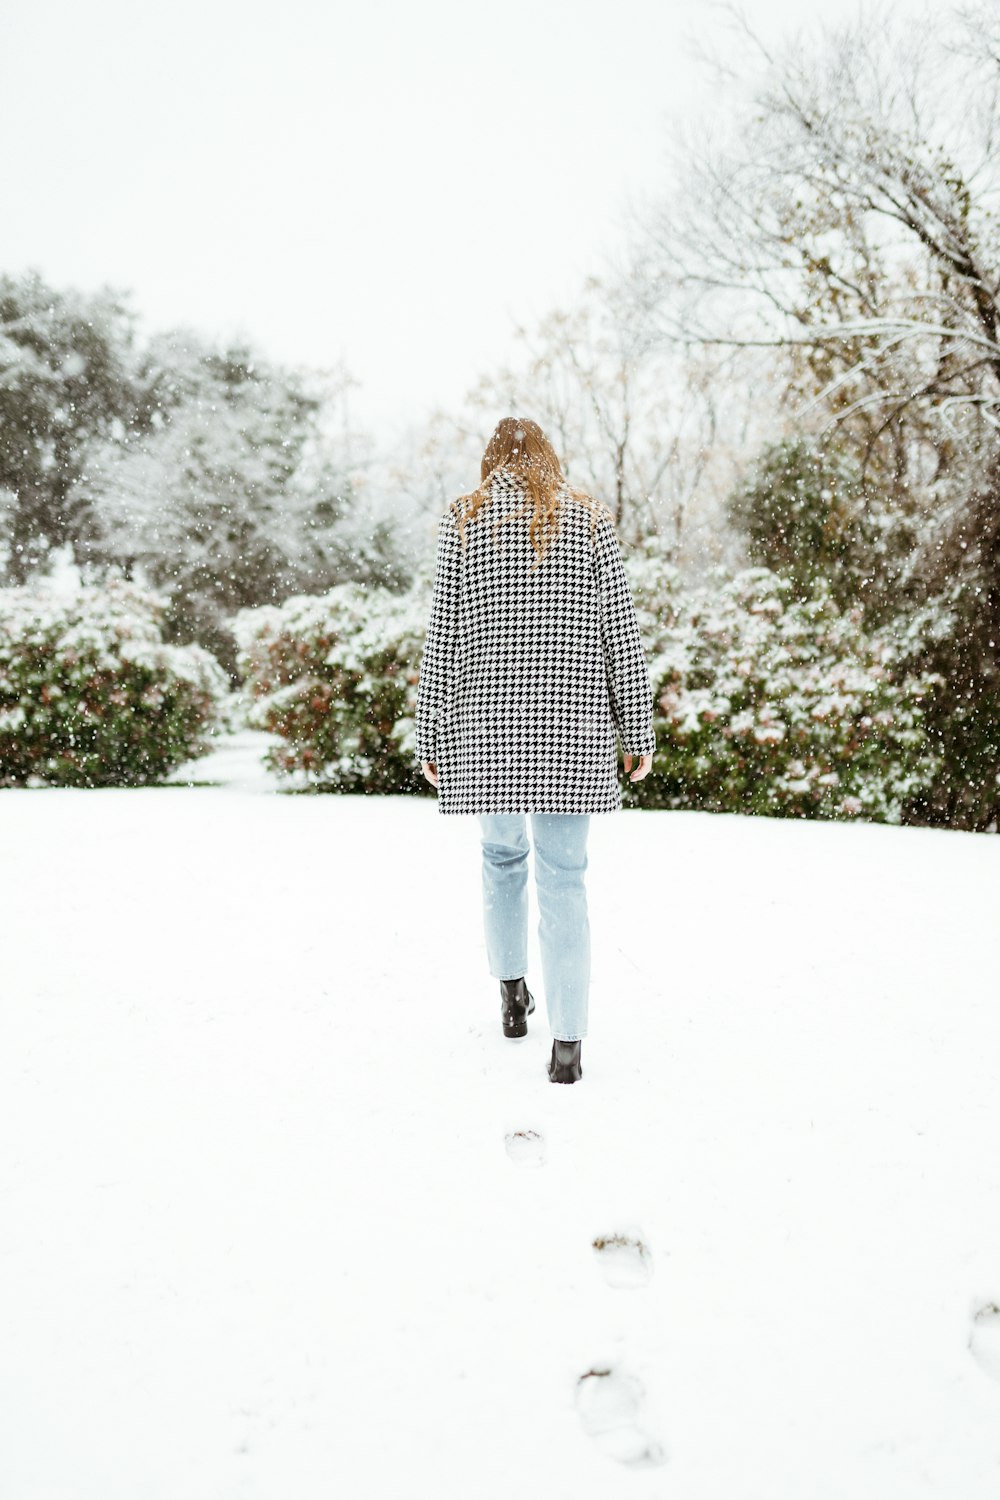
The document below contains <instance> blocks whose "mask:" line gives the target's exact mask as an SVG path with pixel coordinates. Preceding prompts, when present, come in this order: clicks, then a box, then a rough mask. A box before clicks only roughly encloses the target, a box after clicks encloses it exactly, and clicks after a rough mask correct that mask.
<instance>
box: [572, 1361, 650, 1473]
mask: <svg viewBox="0 0 1000 1500" xmlns="http://www.w3.org/2000/svg"><path fill="white" fill-rule="evenodd" d="M644 1395H645V1392H644V1391H643V1388H642V1385H641V1383H640V1382H639V1381H638V1380H637V1379H636V1377H635V1376H634V1375H630V1374H628V1373H627V1372H626V1371H624V1370H614V1369H607V1370H603V1369H602V1370H588V1371H587V1373H586V1374H585V1375H581V1376H580V1379H579V1380H578V1381H577V1384H576V1409H577V1412H578V1414H579V1417H580V1421H581V1423H582V1425H583V1430H584V1432H585V1433H586V1434H587V1436H588V1437H590V1438H592V1439H593V1440H594V1442H595V1443H596V1444H597V1446H598V1448H600V1449H601V1451H602V1452H603V1453H606V1454H607V1455H608V1457H609V1458H614V1459H616V1460H617V1461H618V1463H620V1464H628V1466H629V1467H630V1468H632V1469H653V1468H658V1467H659V1466H660V1465H661V1464H665V1463H666V1461H667V1455H666V1452H665V1451H664V1448H663V1445H662V1444H661V1443H659V1442H657V1441H656V1439H655V1438H652V1437H650V1435H649V1433H648V1432H646V1431H644V1429H643V1428H642V1427H641V1426H640V1420H639V1419H640V1416H641V1414H642V1402H643V1396H644Z"/></svg>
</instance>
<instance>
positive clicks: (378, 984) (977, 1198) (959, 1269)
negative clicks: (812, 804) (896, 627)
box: [0, 757, 1000, 1500]
mask: <svg viewBox="0 0 1000 1500" xmlns="http://www.w3.org/2000/svg"><path fill="white" fill-rule="evenodd" d="M238 759H239V757H237V760H238ZM233 764H234V765H235V764H236V763H235V762H234V763H233ZM240 767H242V769H240ZM245 769H246V767H245V765H244V764H243V762H240V765H239V766H237V768H236V771H235V772H234V773H233V776H232V777H231V778H230V780H231V781H233V780H235V781H236V782H239V779H240V777H241V776H243V775H244V771H245ZM260 784H261V783H260V782H259V781H258V782H256V783H255V782H254V779H253V777H252V776H249V777H247V778H246V779H245V780H244V781H243V784H242V785H239V784H230V785H228V786H224V787H219V788H192V789H186V788H183V787H171V788H164V789H161V790H148V791H147V790H143V791H133V792H104V791H97V792H72V791H25V792H12V791H7V792H5V793H4V794H3V797H2V800H0V811H2V828H3V834H2V839H0V887H2V901H3V906H2V910H3V913H4V921H5V928H6V931H5V938H4V945H3V948H4V962H3V995H2V1008H0V1201H2V1204H3V1214H2V1218H0V1411H2V1414H3V1415H2V1421H0V1428H2V1438H0V1492H2V1494H3V1495H4V1497H5V1500H56V1497H58V1500H64V1497H65V1500H292V1497H294V1500H320V1497H322V1500H326V1497H328V1496H330V1495H343V1496H345V1497H350V1500H367V1497H383V1496H385V1497H387V1500H388V1497H392V1500H396V1497H398V1496H401V1495H407V1494H411V1493H414V1492H419V1493H427V1494H432V1495H439V1496H442V1497H447V1500H451V1497H460V1496H461V1497H465V1496H473V1497H476V1500H492V1497H498V1500H499V1497H501V1496H503V1497H505V1500H506V1497H509V1496H510V1495H512V1494H518V1495H521V1496H526V1497H536V1496H537V1497H539V1500H542V1497H545V1500H561V1497H566V1500H569V1497H570V1496H573V1497H583V1500H588V1497H597V1496H600V1497H602V1500H606V1497H609V1496H610V1497H619V1496H636V1497H639V1500H654V1497H657V1500H658V1497H663V1500H667V1497H670V1500H758V1497H759V1500H844V1497H845V1496H850V1497H851V1500H869V1497H870V1500H897V1497H905V1500H909V1497H914V1500H916V1497H918V1496H919V1497H927V1496H933V1497H940V1500H956V1497H960V1500H986V1497H990V1500H995V1497H996V1495H997V1493H998V1491H1000V1312H998V1311H997V1309H998V1308H1000V1150H998V1143H1000V999H998V994H997V982H996V957H995V952H996V944H995V932H996V917H997V910H998V895H1000V883H998V864H997V861H998V858H1000V842H998V841H996V840H994V839H991V838H988V837H985V836H979V837H976V836H969V835H962V834H950V833H936V832H926V831H917V830H896V829H887V828H873V827H850V826H844V825H836V826H824V825H808V826H807V825H800V824H793V823H780V822H767V821H763V820H742V819H737V818H712V817H707V816H700V815H696V814H678V813H645V814H640V813H624V814H622V815H620V816H617V817H606V818H600V817H595V818H594V819H593V820H592V824H591V828H592V836H591V844H590V870H589V875H588V888H589V892H590V905H591V919H592V926H593V954H594V972H593V986H592V993H591V1034H590V1036H589V1037H588V1039H587V1041H586V1042H585V1044H584V1051H583V1061H584V1079H583V1082H582V1083H581V1084H580V1085H578V1086H576V1087H573V1088H558V1087H555V1086H553V1085H551V1084H550V1083H549V1082H548V1080H547V1078H546V1076H545V1062H546V1059H547V1056H548V1038H547V1028H546V1026H545V1020H544V1003H543V995H544V990H543V986H542V982H541V974H540V969H539V965H538V961H537V945H536V941H535V934H534V931H532V940H531V963H530V966H529V980H530V981H531V982H532V984H533V988H534V990H535V993H536V995H537V997H538V1000H539V1009H538V1011H537V1012H536V1014H535V1016H534V1017H533V1018H532V1022H531V1030H530V1034H529V1036H528V1037H527V1038H526V1039H525V1040H523V1041H518V1042H510V1041H505V1040H504V1038H503V1037H502V1035H501V1032H500V1024H499V987H498V986H497V985H496V984H495V982H494V981H493V980H491V979H490V978H489V976H488V974H487V972H486V965H485V957H484V948H483V943H482V933H481V918H480V910H479V904H478V903H479V885H478V857H479V856H478V845H477V831H476V824H475V822H474V820H471V819H467V818H442V817H440V816H439V815H438V813H437V811H436V808H435V806H434V804H433V803H432V802H430V801H419V800H415V799H407V798H372V799H370V800H369V799H364V798H335V797H320V798H309V797H280V796H273V795H266V794H265V795H262V794H261V793H260V792H259V791H255V790H253V789H252V787H253V786H254V785H258V786H259V785H260ZM532 899H534V898H533V896H532ZM534 920H535V917H534V908H533V915H532V922H533V924H534ZM595 1242H596V1244H597V1245H598V1246H599V1248H595Z"/></svg>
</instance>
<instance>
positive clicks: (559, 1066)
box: [549, 1038, 583, 1083]
mask: <svg viewBox="0 0 1000 1500" xmlns="http://www.w3.org/2000/svg"><path fill="white" fill-rule="evenodd" d="M582 1077H583V1068H582V1067H581V1066H580V1043H579V1042H560V1041H558V1040H557V1039H556V1038H553V1040H552V1056H551V1058H550V1059H549V1078H550V1079H551V1081H552V1082H553V1083H579V1081H580V1079H581V1078H582Z"/></svg>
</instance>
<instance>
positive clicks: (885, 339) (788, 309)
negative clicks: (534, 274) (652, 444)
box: [643, 5, 1000, 827]
mask: <svg viewBox="0 0 1000 1500" xmlns="http://www.w3.org/2000/svg"><path fill="white" fill-rule="evenodd" d="M734 14H735V12H734ZM998 40H1000V23H998V21H997V16H996V11H995V7H993V6H990V5H977V6H974V7H971V8H966V9H960V10H954V11H939V12H936V13H935V15H934V17H933V18H932V20H930V21H929V22H928V24H926V25H923V26H921V27H920V28H914V27H913V26H912V24H911V21H910V19H909V18H908V17H904V16H900V15H899V14H898V13H895V12H893V11H892V10H891V9H888V10H885V11H884V12H880V14H879V15H878V16H877V17H875V16H873V15H866V16H865V17H863V18H860V19H859V20H858V21H856V22H854V23H851V24H849V25H847V26H844V27H840V28H836V29H830V28H826V29H825V30H823V31H821V32H820V33H819V40H818V41H801V40H796V41H794V42H792V43H790V44H788V45H786V46H784V47H783V48H782V49H781V50H780V51H776V50H772V49H769V48H768V47H767V46H766V44H765V43H763V42H762V41H761V39H760V38H759V37H758V36H757V35H755V34H754V32H753V31H752V30H751V29H750V28H749V27H748V26H747V24H746V23H745V21H743V20H742V18H739V17H737V22H736V41H737V48H738V51H737V54H736V55H735V56H734V57H733V59H732V61H731V62H727V61H726V60H725V59H722V60H721V61H720V59H718V58H716V59H715V62H714V65H715V66H716V67H717V68H718V69H719V75H720V79H725V81H726V82H727V84H728V85H729V87H730V96H731V97H732V98H733V99H734V100H736V101H737V104H736V108H735V112H734V113H733V115H732V117H731V118H730V119H729V120H728V122H727V123H726V124H725V125H724V126H722V128H721V129H720V128H718V127H717V128H716V129H715V130H714V131H713V132H710V133H709V136H708V139H707V140H699V139H696V138H695V137H694V136H692V135H691V134H687V135H685V134H684V133H683V132H680V133H679V134H678V138H677V140H676V142H675V147H676V152H677V158H678V163H677V168H676V178H677V180H678V181H679V182H681V183H682V184H683V186H682V187H681V188H680V190H678V191H672V192H671V193H670V194H669V196H668V197H667V198H665V200H664V202H663V204H662V208H661V209H660V210H659V211H658V212H657V213H655V214H654V215H653V216H652V218H651V220H650V222H649V225H648V236H647V241H646V244H645V246H644V252H643V255H644V264H645V265H646V267H647V269H648V270H649V277H648V283H649V284H648V288H647V292H646V294H645V305H646V306H648V307H650V308H652V309H653V312H652V314H651V316H652V318H653V320H654V321H655V322H656V325H657V327H658V329H659V335H660V337H661V338H663V339H664V340H666V341H667V342H668V343H669V342H679V343H680V344H681V345H683V346H684V347H688V346H690V345H691V344H695V345H703V346H704V347H707V348H731V349H745V350H758V351H759V350H765V351H769V352H770V359H771V364H772V368H773V371H774V375H775V378H776V379H778V380H780V381H781V382H783V384H784V389H785V402H784V404H785V418H784V423H783V426H782V427H781V428H778V429H777V430H776V433H775V436H800V435H807V436H814V437H817V438H820V439H823V440H825V441H826V442H828V443H829V444H830V445H831V447H832V446H834V445H835V447H836V449H837V451H838V452H839V454H840V455H841V456H842V457H843V458H844V459H845V460H848V461H850V462H851V463H853V464H854V465H856V466H857V470H858V474H859V477H860V479H861V480H862V482H863V483H864V485H865V490H866V495H867V496H868V502H867V505H866V508H867V509H868V511H869V513H870V514H871V515H872V516H873V517H874V519H875V522H876V534H875V535H873V538H872V541H873V544H874V546H875V551H876V554H878V553H879V552H880V551H881V554H882V555H875V556H873V558H872V563H871V569H870V572H869V574H868V576H867V577H865V578H864V579H859V598H862V599H864V600H865V601H866V602H867V601H868V600H869V599H871V600H873V601H875V602H876V603H877V604H878V605H879V606H880V607H882V608H887V607H890V606H891V605H892V604H895V605H896V607H898V608H899V609H900V610H901V612H902V614H901V619H902V620H904V621H905V619H906V618H907V617H908V616H909V614H910V613H911V612H912V611H913V610H914V609H917V608H921V609H925V610H926V609H930V610H933V609H935V608H938V609H940V611H941V613H942V617H944V616H947V617H948V618H949V620H950V621H951V625H950V627H949V629H950V635H949V640H950V645H949V647H948V650H949V653H950V656H949V662H950V670H949V673H948V674H947V675H948V680H949V682H951V683H953V684H954V688H953V696H952V700H951V702H950V703H949V702H948V701H947V694H945V695H941V696H938V697H936V699H935V703H936V705H937V707H936V710H935V711H936V713H937V715H938V725H937V727H938V730H939V731H940V736H941V743H942V745H943V746H944V747H946V754H945V756H944V757H943V759H942V769H941V779H940V782H939V785H938V787H937V788H936V789H935V791H934V793H933V795H931V796H929V798H928V800H927V803H926V809H927V812H928V815H935V816H939V817H941V818H942V819H944V820H946V821H958V822H960V823H961V824H962V826H970V827H981V826H990V825H991V821H995V820H996V818H997V816H998V815H1000V677H998V667H997V654H996V642H997V640H1000V549H998V548H997V544H996V536H995V496H996V474H997V471H998V468H997V466H998V459H1000V233H998V225H997V218H996V209H995V203H996V199H997V194H998V192H1000V156H998V154H997V151H996V148H995V142H996V139H997V133H998V129H1000V69H998V63H997V58H998V56H1000V50H998V46H997V43H998ZM748 56H749V57H753V56H756V58H757V60H758V63H759V71H758V77H757V80H756V82H755V83H752V84H750V86H749V87H748V86H747V59H748ZM802 539H803V540H804V537H803V538H802ZM802 565H803V566H805V565H806V560H805V559H803V560H802ZM901 628H903V627H902V626H901ZM940 648H941V642H938V644H937V645H936V646H935V647H934V648H933V650H932V652H931V655H930V656H929V657H928V659H927V662H926V666H927V669H928V670H934V666H935V662H938V661H939V660H940ZM929 649H930V648H929ZM972 704H975V711H974V712H973V711H971V705H972ZM991 756H992V757H993V758H992V760H991V759H990V757H991ZM973 766H975V768H976V769H975V771H974V772H973V771H972V769H971V768H972V767H973ZM970 775H971V776H972V781H973V782H974V785H975V788H976V790H975V792H974V794H972V795H971V796H969V795H967V791H966V789H965V786H964V783H965V782H967V780H968V778H969V776H970ZM990 787H992V789H993V790H992V793H991V792H990V790H989V789H990Z"/></svg>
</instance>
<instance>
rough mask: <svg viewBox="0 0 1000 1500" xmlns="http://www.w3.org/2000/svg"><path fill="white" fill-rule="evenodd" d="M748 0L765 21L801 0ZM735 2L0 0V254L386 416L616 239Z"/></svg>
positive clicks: (508, 343) (832, 9)
mask: <svg viewBox="0 0 1000 1500" xmlns="http://www.w3.org/2000/svg"><path fill="white" fill-rule="evenodd" d="M904 4H905V0H904ZM744 9H745V10H746V12H747V14H748V15H749V16H750V17H751V19H752V20H753V21H754V22H755V24H757V25H759V27H760V28H761V29H762V31H763V32H764V33H765V35H767V36H768V37H769V38H770V39H772V40H773V39H776V38H778V37H779V36H780V35H781V33H782V32H783V31H784V30H786V29H787V28H788V27H790V26H792V25H794V24H795V23H796V14H797V11H799V6H798V0H748V3H746V5H745V7H744ZM811 13H812V14H813V15H815V14H817V8H816V7H812V8H811ZM827 13H828V14H831V15H836V14H853V13H854V6H853V4H852V5H847V6H841V5H838V4H836V3H834V4H832V5H830V6H829V7H828V10H827ZM717 26H718V20H717V12H716V8H715V7H714V6H713V5H712V4H711V3H709V0H688V3H684V4H681V3H678V0H506V3H505V4H504V5H503V6H492V5H480V4H477V3H476V0H352V3H351V4H346V3H342V0H281V3H280V4H276V3H260V0H198V3H191V0H171V3H170V4H169V5H141V4H137V3H136V0H84V3H81V0H31V3H27V0H22V3H16V0H0V51H2V55H3V59H4V68H3V75H4V76H3V83H2V88H0V131H2V134H0V139H2V140H3V142H4V150H3V153H2V159H0V204H2V210H0V212H2V238H0V246H2V249H0V270H4V271H21V270H24V269H26V268H27V267H29V266H35V267H37V268H38V269H39V270H41V271H42V273H43V274H44V275H45V276H47V277H48V278H50V279H51V280H52V281H53V282H54V283H55V284H56V285H59V286H63V285H67V284H73V285H76V286H80V287H84V288H88V289H96V288H97V287H99V286H100V285H102V284H103V283H111V284H112V285H115V286H118V287H122V288H127V289H130V290H131V292H132V294H133V297H132V301H133V305H134V307H135V308H136V309H137V311H138V312H139V313H140V315H141V318H142V326H143V327H144V328H149V329H152V328H162V327H167V326H174V325H177V324H189V325H193V326H195V327H197V328H200V329H203V330H204V331H205V332H206V333H208V334H210V335H213V336H225V335H232V334H238V333H242V334H245V335H247V336H248V337H250V338H252V339H253V340H254V341H255V342H256V343H257V344H258V345H259V346H260V347H261V348H262V349H263V350H264V351H265V352H267V353H269V354H270V355H272V356H274V357H276V358H279V359H287V360H291V361H295V362H303V363H308V364H313V365H331V364H335V363H337V362H338V361H339V360H341V359H342V360H343V361H345V362H346V364H347V365H348V367H349V368H350V370H351V371H352V373H353V374H354V375H355V376H356V377H357V379H358V380H360V381H361V383H362V391H361V393H360V395H359V396H358V397H357V398H355V402H354V409H355V412H356V414H357V415H358V417H359V418H360V419H361V420H363V421H364V422H366V423H368V424H369V425H371V426H373V427H374V428H375V429H376V430H379V431H381V432H383V433H385V432H386V431H387V430H388V429H389V428H391V427H394V426H395V425H396V424H397V423H400V422H407V423H409V422H413V421H419V419H420V417H421V415H422V414H423V413H424V412H425V411H426V410H427V409H429V407H430V406H432V405H434V404H440V405H444V406H448V405H451V404H454V403H457V402H458V401H459V400H460V399H461V397H462V395H463V394H464V392H465V391H466V390H467V389H468V388H469V387H470V386H471V385H472V384H473V383H474V382H475V380H476V378H477V376H478V375H479V374H480V373H482V372H483V371H485V370H488V369H490V368H492V367H494V366H495V365H496V364H497V363H498V362H499V361H501V360H503V359H504V358H505V357H507V356H508V355H509V354H510V353H511V349H512V336H511V330H512V326H513V323H514V321H515V320H520V321H524V322H527V323H529V324H530V323H532V322H533V321H535V320H536V319H537V318H538V317H540V316H542V315H544V313H545V312H547V311H548V310H549V309H550V308H551V307H553V306H555V305H558V304H559V303H560V302H567V301H570V300H572V298H573V296H574V294H575V292H576V289H577V287H578V286H579V285H580V283H581V281H582V279H583V278H584V277H585V276H586V275H587V274H588V273H590V272H594V271H600V269H601V265H602V262H603V258H604V257H605V256H606V255H608V254H612V255H613V254H614V253H615V252H616V251H617V250H618V249H619V248H620V246H621V244H622V243H623V236H624V230H625V210H626V206H627V203H628V201H629V199H630V198H633V199H634V198H635V196H636V195H642V194H645V193H648V192H650V191H652V190H654V189H655V187H656V184H657V182H658V181H660V180H661V178H662V172H663V163H662V153H663V148H664V142H665V140H666V138H667V134H668V132H669V131H670V129H671V124H672V122H673V121H674V120H676V119H679V118H682V117H684V116H686V115H690V114H691V113H692V112H695V113H702V112H704V113H706V114H708V113H711V112H712V111H713V110H714V109H715V108H716V107H717V104H718V101H717V100H716V99H714V98H713V97H712V95H711V92H710V91H709V90H708V87H707V80H706V77H705V74H704V72H703V71H702V70H701V69H699V67H698V66H697V64H696V63H695V62H694V61H693V58H692V53H691V51H690V48H689V46H688V42H687V39H688V38H689V37H690V36H691V35H692V34H695V33H697V32H699V31H701V32H702V33H704V34H706V35H708V34H710V33H711V32H712V31H713V29H714V28H716V27H717Z"/></svg>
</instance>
